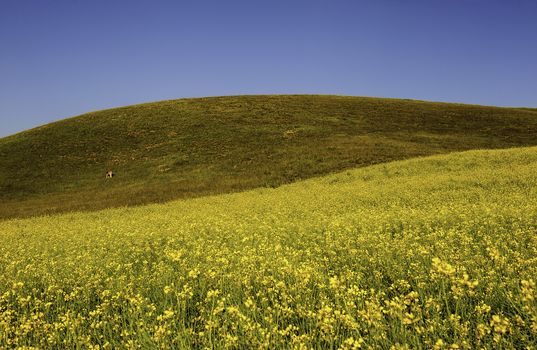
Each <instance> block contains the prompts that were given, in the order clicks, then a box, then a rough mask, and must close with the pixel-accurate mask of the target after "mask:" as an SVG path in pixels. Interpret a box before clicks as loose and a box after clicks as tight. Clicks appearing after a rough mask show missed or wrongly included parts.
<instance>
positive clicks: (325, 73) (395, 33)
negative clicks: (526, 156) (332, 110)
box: [0, 0, 537, 136]
mask: <svg viewBox="0 0 537 350" xmlns="http://www.w3.org/2000/svg"><path fill="white" fill-rule="evenodd" d="M286 93H300V94H303V93H304V94H306V93H307V94H338V95H358V96H381V97H401V98H414V99H423V100H434V101H449V102H451V101H453V102H463V103H475V104H485V105H498V106H530V107H537V1H535V0H504V1H495V0H422V1H419V0H407V1H400V0H375V1H373V0H371V1H360V0H324V1H320V0H309V1H300V0H286V1H280V0H272V1H256V0H247V1H246V0H244V1H243V0H240V1H239V0H237V1H234V0H229V1H224V0H220V1H204V0H197V1H194V0H192V1H159V0H152V1H149V0H147V1H135V0H131V1H122V0H106V1H105V0H92V1H77V0H54V1H43V0H0V136H6V135H8V134H12V133H15V132H17V131H21V130H24V129H27V128H30V127H34V126H37V125H41V124H44V123H48V122H50V121H53V120H58V119H62V118H65V117H69V116H74V115H78V114H81V113H84V112H88V111H93V110H98V109H105V108H110V107H116V106H122V105H128V104H134V103H142V102H148V101H156V100H164V99H174V98H181V97H197V96H200V97H201V96H215V95H236V94H286Z"/></svg>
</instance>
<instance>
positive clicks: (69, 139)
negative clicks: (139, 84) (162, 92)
mask: <svg viewBox="0 0 537 350" xmlns="http://www.w3.org/2000/svg"><path fill="white" fill-rule="evenodd" d="M535 135H537V114H536V113H535V110H531V109H520V108H518V109H517V108H512V109H511V108H494V107H482V106H471V105H460V104H445V103H430V102H422V101H412V100H396V99H377V98H363V97H340V96H304V95H301V96H238V97H215V98H201V99H182V100H174V101H163V102H157V103H148V104H142V105H137V106H129V107H123V108H117V109H111V110H105V111H98V112H93V113H88V114H85V115H82V116H80V117H76V118H71V119H66V120H62V121H60V122H56V123H52V124H48V125H45V126H42V127H39V128H36V129H32V130H29V131H26V132H22V133H19V134H16V135H13V136H10V137H6V138H3V139H0V218H7V217H23V216H32V215H37V214H47V213H56V212H65V211H72V210H94V209H100V208H106V207H117V206H127V205H137V204H144V203H154V202H163V201H167V200H170V199H176V198H188V197H198V196H202V195H207V194H219V193H228V192H237V191H242V190H245V189H252V188H256V187H262V186H265V187H278V186H280V185H281V184H285V183H289V182H293V181H296V180H299V179H304V178H310V177H314V176H319V175H324V174H328V173H332V172H337V171H340V170H343V169H349V168H354V167H357V166H366V165H371V164H375V163H381V162H388V161H392V160H398V159H406V158H411V157H416V156H425V155H433V154H439V153H447V152H452V151H461V150H468V149H479V148H507V147H517V146H529V145H537V138H536V137H535ZM110 169H111V170H113V171H114V172H115V173H116V174H117V176H116V177H115V178H114V179H112V180H108V181H107V180H106V179H105V176H104V175H105V172H106V171H107V170H110Z"/></svg>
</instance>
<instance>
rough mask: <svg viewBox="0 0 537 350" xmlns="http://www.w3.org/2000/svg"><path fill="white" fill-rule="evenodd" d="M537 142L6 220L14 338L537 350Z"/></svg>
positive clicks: (0, 235)
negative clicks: (238, 188) (205, 193)
mask: <svg viewBox="0 0 537 350" xmlns="http://www.w3.org/2000/svg"><path fill="white" fill-rule="evenodd" d="M536 169H537V147H532V148H519V149H509V150H494V151H469V152H464V153H454V154H450V155H440V156H434V157H430V158H418V159H412V160H407V161H399V162H392V163H388V164H378V165H374V166H371V167H365V168H361V169H353V170H348V171H343V172H340V173H337V174H333V175H329V176H325V177H320V178H315V179H310V180H306V181H303V182H297V183H293V184H290V185H286V186H282V187H280V188H276V189H271V188H265V189H256V190H252V191H247V192H242V193H234V194H224V195H219V196H209V197H204V198H194V199H188V200H182V201H174V202H170V203H166V204H161V205H148V206H141V207H136V208H116V209H107V210H104V211H98V212H92V213H67V214H63V215H57V216H51V217H38V218H30V219H16V220H5V221H1V222H0V310H2V311H3V312H0V334H2V335H3V336H2V337H0V348H6V349H7V348H9V349H11V348H18V347H25V346H26V347H30V346H34V347H37V348H43V349H74V348H88V349H92V348H93V349H95V348H97V346H99V348H105V349H106V348H111V349H127V348H128V349H131V348H132V349H135V348H143V349H202V348H211V349H224V348H233V349H251V348H255V349H291V348H295V349H356V348H359V347H360V346H361V348H364V349H370V348H371V349H526V348H528V349H529V348H532V347H533V346H534V345H535V344H536V343H537V333H536V331H535V330H536V329H537V301H536V300H537V295H536V294H537V289H536V285H535V282H537V280H536V276H537V259H536V252H537V235H536V232H537V202H536V201H535V198H537V171H536Z"/></svg>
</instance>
